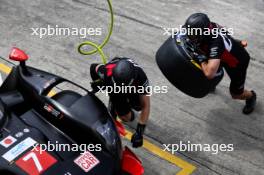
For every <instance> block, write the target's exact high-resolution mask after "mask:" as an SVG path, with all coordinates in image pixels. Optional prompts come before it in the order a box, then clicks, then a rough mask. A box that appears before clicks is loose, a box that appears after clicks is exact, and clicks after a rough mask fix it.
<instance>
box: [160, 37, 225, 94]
mask: <svg viewBox="0 0 264 175" xmlns="http://www.w3.org/2000/svg"><path fill="white" fill-rule="evenodd" d="M194 51H195V48H194V46H193V45H192V44H191V43H190V41H188V39H187V37H185V36H182V35H177V36H176V37H170V38H169V39H167V40H166V41H165V43H164V44H163V45H162V46H161V47H160V48H159V50H158V51H157V53H156V62H157V64H158V66H159V68H160V70H161V72H162V73H163V74H164V76H165V77H166V78H167V79H168V80H169V81H170V82H171V83H172V84H173V85H174V86H175V87H176V88H178V89H179V90H180V91H182V92H184V93H185V94H187V95H189V96H192V97H195V98H202V97H204V96H206V95H207V94H208V93H209V92H210V89H212V88H214V87H215V86H216V85H217V84H218V83H219V82H220V81H221V80H222V78H223V75H224V71H223V69H222V68H219V70H218V72H217V75H216V76H215V78H214V79H212V80H209V79H207V78H206V77H205V75H204V73H203V72H202V70H201V68H200V65H199V64H197V63H196V62H195V61H194V60H193V59H192V58H193V52H194Z"/></svg>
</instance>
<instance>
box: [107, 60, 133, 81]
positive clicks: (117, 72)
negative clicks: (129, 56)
mask: <svg viewBox="0 0 264 175" xmlns="http://www.w3.org/2000/svg"><path fill="white" fill-rule="evenodd" d="M134 78H135V67H134V64H133V63H132V62H130V61H129V60H126V59H121V60H120V61H118V62H117V63H116V66H115V68H114V70H113V76H112V82H113V83H115V84H118V85H126V86H129V85H131V84H132V83H133V81H134Z"/></svg>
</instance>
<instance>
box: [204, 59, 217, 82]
mask: <svg viewBox="0 0 264 175" xmlns="http://www.w3.org/2000/svg"><path fill="white" fill-rule="evenodd" d="M219 66H220V59H208V61H204V62H202V63H201V67H202V71H203V73H204V75H205V76H206V77H207V78H208V79H213V78H214V77H215V74H216V73H217V70H218V68H219Z"/></svg>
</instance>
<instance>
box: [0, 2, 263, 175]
mask: <svg viewBox="0 0 264 175" xmlns="http://www.w3.org/2000/svg"><path fill="white" fill-rule="evenodd" d="M113 7H114V11H115V19H116V22H115V27H114V31H113V35H112V37H111V39H110V43H109V44H108V45H107V46H106V47H105V48H104V51H105V53H106V55H107V56H109V57H114V56H116V55H118V56H120V55H121V56H122V55H124V56H128V57H133V58H135V60H136V61H137V62H138V63H139V64H140V65H141V66H142V67H143V68H144V70H145V71H146V73H147V75H148V77H149V79H150V82H151V84H152V85H153V86H157V85H160V86H161V85H168V88H169V92H168V93H167V94H154V95H153V96H152V101H151V103H152V108H151V116H150V122H149V124H148V127H147V130H146V135H147V139H149V141H151V142H152V143H154V144H155V145H157V146H159V147H161V144H163V143H165V144H169V143H179V142H180V141H184V142H187V141H190V142H191V143H202V144H215V143H217V144H223V143H224V144H230V143H231V144H234V151H233V152H219V153H218V154H216V155H214V154H212V153H210V152H178V153H177V154H176V156H177V157H181V159H183V160H185V161H187V162H189V163H191V164H192V165H194V166H195V167H197V169H196V170H195V171H194V172H193V174H195V175H207V174H208V175H219V174H223V175H238V174H239V175H261V174H264V149H263V145H264V117H263V114H264V112H263V107H264V105H263V99H264V97H263V96H264V95H263V94H264V93H263V88H264V82H263V76H264V69H263V68H264V64H263V63H264V43H263V38H264V37H263V36H264V33H263V30H262V28H263V25H264V2H263V1H262V0H253V1H239V0H232V1H231V0H223V1H220V0H214V1H213V0H209V1H205V0H195V1H194V0H190V1H187V0H159V1H158V0H142V1H129V0H122V1H121V0H113ZM197 11H202V12H206V13H208V15H209V16H210V17H211V18H212V20H213V21H216V22H218V23H220V24H222V25H225V26H227V27H233V28H234V33H235V37H237V38H241V39H246V40H248V43H249V46H248V51H249V52H250V54H251V56H252V61H251V64H250V66H249V70H248V78H247V87H248V88H254V89H255V90H256V91H257V93H258V102H259V103H258V105H257V108H256V111H255V112H254V113H253V114H251V115H249V116H246V115H243V114H241V108H242V107H243V103H242V102H239V101H234V100H231V98H230V96H229V94H228V86H229V79H228V77H227V76H225V79H224V80H223V81H222V82H221V83H220V85H219V86H218V87H217V89H216V92H215V93H214V94H209V95H208V96H207V97H205V98H204V99H193V98H191V97H188V96H186V95H184V94H182V93H181V92H179V91H178V90H177V89H176V88H174V87H172V86H171V85H170V84H169V82H168V81H167V80H166V79H165V78H164V77H163V75H162V74H161V72H160V71H159V70H158V67H157V66H156V64H155V59H154V58H155V52H156V51H157V49H158V48H159V46H160V45H161V44H162V42H163V41H164V40H165V39H166V38H167V36H164V35H163V32H164V30H163V29H162V27H178V26H179V25H180V24H183V23H184V21H185V19H186V18H187V16H188V15H190V14H191V13H193V12H197ZM108 18H109V11H108V10H107V4H106V1H90V0H87V1H85V0H58V1H52V0H46V1H40V0H33V1H22V0H13V1H4V0H1V1H0V38H1V42H0V49H1V50H0V55H1V56H3V57H4V58H7V56H8V53H9V51H10V48H11V46H18V47H20V48H22V49H24V50H26V51H27V53H29V55H30V59H31V60H30V61H29V63H28V64H29V65H31V66H34V67H37V68H40V69H43V70H47V71H50V72H52V73H56V74H58V75H61V76H63V77H66V78H68V79H71V80H73V81H75V82H76V83H79V84H81V85H83V86H84V87H89V82H90V81H91V79H90V76H89V66H90V64H91V63H93V62H99V61H100V59H99V56H98V55H97V56H95V55H93V56H82V55H79V54H78V52H77V50H76V48H77V46H78V44H79V43H80V42H81V41H84V40H86V39H80V38H79V37H77V36H71V37H69V36H67V37H63V36H45V37H43V38H39V37H38V36H32V35H31V33H32V30H31V28H32V27H47V25H48V24H49V25H52V26H55V25H59V26H61V27H102V29H103V31H102V33H103V35H102V36H91V37H89V39H91V40H93V41H95V42H98V43H100V42H101V41H102V39H103V38H104V34H106V33H107V25H108ZM91 58H92V59H91ZM100 98H101V99H103V100H105V101H106V99H107V98H106V97H105V95H104V94H100ZM127 127H128V129H130V127H132V128H133V127H134V126H133V125H132V126H127ZM161 148H162V147H161ZM136 152H137V153H138V154H139V155H140V157H141V158H142V160H143V161H144V162H143V163H144V166H145V167H146V173H145V174H147V175H160V174H166V175H169V174H175V173H177V172H178V171H179V167H171V164H170V163H168V161H164V160H162V159H160V158H159V157H157V156H155V155H154V154H153V153H151V152H148V151H145V149H138V150H136ZM174 171H175V172H174Z"/></svg>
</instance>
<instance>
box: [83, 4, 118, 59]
mask: <svg viewBox="0 0 264 175" xmlns="http://www.w3.org/2000/svg"><path fill="white" fill-rule="evenodd" d="M107 3H108V6H109V11H110V14H111V16H110V24H109V27H108V34H107V36H106V37H105V39H104V41H103V42H102V43H101V44H100V45H98V44H96V43H94V42H92V41H84V42H83V43H81V44H80V45H79V46H78V52H79V53H80V54H82V55H92V54H94V53H96V52H99V54H100V56H101V59H102V62H103V63H104V64H106V62H107V58H106V56H105V54H104V52H103V50H102V49H103V47H104V46H105V45H106V44H107V43H108V41H109V39H110V36H111V35H112V32H113V26H114V12H113V8H112V2H111V0H107ZM83 46H92V47H93V48H94V49H92V50H90V51H85V50H82V48H83Z"/></svg>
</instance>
